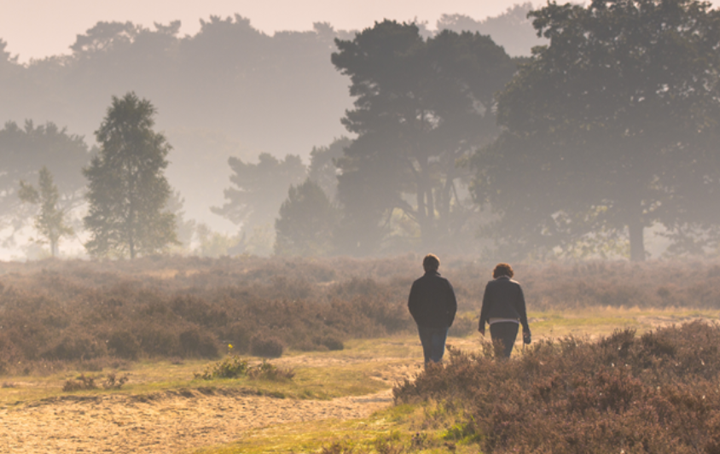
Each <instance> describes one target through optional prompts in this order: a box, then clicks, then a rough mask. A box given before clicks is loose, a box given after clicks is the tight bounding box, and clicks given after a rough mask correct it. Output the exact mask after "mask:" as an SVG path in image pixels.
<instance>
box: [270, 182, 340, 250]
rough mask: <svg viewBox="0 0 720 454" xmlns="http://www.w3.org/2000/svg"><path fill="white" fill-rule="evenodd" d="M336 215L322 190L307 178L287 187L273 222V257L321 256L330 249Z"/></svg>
mask: <svg viewBox="0 0 720 454" xmlns="http://www.w3.org/2000/svg"><path fill="white" fill-rule="evenodd" d="M336 220H337V212H336V210H335V209H334V208H333V206H332V205H331V204H330V199H328V197H327V195H326V194H325V192H324V191H323V190H322V188H321V187H320V186H319V185H318V184H317V183H316V182H314V181H313V180H311V179H310V178H308V179H307V180H305V182H304V183H303V184H299V185H297V186H290V189H289V190H288V197H287V200H285V202H283V204H282V206H281V207H280V212H279V217H278V218H277V219H276V220H275V231H276V240H275V254H277V255H300V256H305V257H307V256H322V255H327V254H328V253H329V252H330V250H331V248H332V234H333V230H334V228H335V222H336Z"/></svg>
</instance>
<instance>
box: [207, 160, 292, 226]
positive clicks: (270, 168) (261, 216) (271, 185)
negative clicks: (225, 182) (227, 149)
mask: <svg viewBox="0 0 720 454" xmlns="http://www.w3.org/2000/svg"><path fill="white" fill-rule="evenodd" d="M228 164H230V167H231V169H232V171H233V174H232V175H231V176H230V182H231V183H232V186H231V187H229V188H227V189H225V199H226V202H225V204H224V205H223V206H222V207H213V208H211V210H212V212H213V213H215V214H219V215H220V216H223V217H225V218H227V219H229V220H231V221H232V222H234V223H236V224H240V225H241V226H242V231H243V232H244V233H245V234H248V235H249V234H251V233H252V232H253V229H254V228H256V227H261V226H263V225H265V224H269V225H270V226H271V227H270V228H272V225H273V223H274V221H275V218H276V217H277V213H278V210H279V209H280V206H281V205H282V203H283V201H284V200H285V198H286V197H287V194H288V189H289V188H290V186H292V185H297V184H300V183H301V182H302V181H303V180H304V179H305V177H306V173H305V172H306V171H305V166H304V165H303V163H302V160H301V159H300V157H299V156H295V155H287V156H285V159H283V160H279V159H277V158H275V157H274V156H272V155H270V154H268V153H262V154H260V156H259V157H258V163H257V164H253V163H249V162H243V161H242V160H241V159H239V158H236V157H231V158H230V159H229V160H228Z"/></svg>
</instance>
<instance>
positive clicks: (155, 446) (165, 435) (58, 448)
mask: <svg viewBox="0 0 720 454" xmlns="http://www.w3.org/2000/svg"><path fill="white" fill-rule="evenodd" d="M300 360H302V362H303V363H305V365H307V364H309V363H312V365H313V366H323V365H325V366H328V365H330V364H332V365H339V364H343V363H353V362H356V361H354V360H339V361H332V360H329V358H322V359H316V360H311V359H309V358H301V359H300ZM297 361H299V360H298V358H297V357H296V358H294V360H284V361H283V360H280V361H278V363H288V365H293V364H292V363H296V362H297ZM316 363H317V364H316ZM419 370H420V367H419V365H413V366H409V365H407V364H405V365H402V364H386V366H385V367H380V368H379V369H378V372H377V373H376V374H374V377H373V378H374V379H376V380H381V381H384V382H386V383H387V384H388V385H392V384H393V383H394V382H395V381H397V380H400V379H402V378H405V377H408V378H409V377H411V376H413V375H414V374H416V373H417V372H418V371H419ZM391 403H392V391H391V390H390V389H388V390H385V391H382V392H380V393H377V394H370V395H366V396H355V397H342V398H338V399H333V400H326V401H321V400H320V401H319V400H294V399H278V398H272V397H265V396H257V395H253V394H248V392H247V391H242V390H219V389H204V390H202V389H193V390H190V389H186V390H172V391H164V392H158V393H155V394H152V395H149V396H148V395H146V396H128V395H121V394H115V395H112V394H111V395H99V396H62V397H57V398H52V399H46V400H42V401H35V402H24V403H19V404H16V405H8V406H4V407H0V453H3V454H4V453H13V454H15V453H23V454H24V453H28V454H41V453H42V454H47V453H53V454H66V453H77V452H82V453H105V452H112V453H148V454H177V453H180V452H191V451H192V450H193V448H200V447H203V446H208V445H214V444H221V443H228V442H232V441H235V440H237V439H238V438H240V437H241V435H242V434H243V432H245V431H247V430H250V429H255V428H261V427H267V426H271V425H275V424H283V423H292V422H303V421H313V420H323V419H340V420H348V419H356V418H364V417H367V416H369V415H370V414H372V413H373V412H374V411H376V410H379V409H381V408H384V407H387V406H389V405H390V404H391Z"/></svg>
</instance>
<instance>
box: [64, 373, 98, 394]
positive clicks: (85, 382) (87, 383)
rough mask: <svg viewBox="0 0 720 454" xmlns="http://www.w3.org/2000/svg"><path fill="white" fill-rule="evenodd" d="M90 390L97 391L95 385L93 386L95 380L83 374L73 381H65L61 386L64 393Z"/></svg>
mask: <svg viewBox="0 0 720 454" xmlns="http://www.w3.org/2000/svg"><path fill="white" fill-rule="evenodd" d="M91 389H98V387H97V385H96V384H95V379H94V378H93V377H86V376H85V374H81V375H80V376H79V377H78V378H77V379H75V380H67V381H66V382H65V384H64V385H63V391H65V392H72V391H84V390H91Z"/></svg>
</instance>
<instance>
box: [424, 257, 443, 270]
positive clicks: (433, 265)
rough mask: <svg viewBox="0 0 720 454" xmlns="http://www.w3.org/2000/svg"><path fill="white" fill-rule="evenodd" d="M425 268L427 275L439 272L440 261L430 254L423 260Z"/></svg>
mask: <svg viewBox="0 0 720 454" xmlns="http://www.w3.org/2000/svg"><path fill="white" fill-rule="evenodd" d="M423 268H424V269H425V272H426V273H429V272H431V271H437V270H438V268H440V259H438V258H437V255H435V254H428V255H426V256H425V258H424V259H423Z"/></svg>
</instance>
